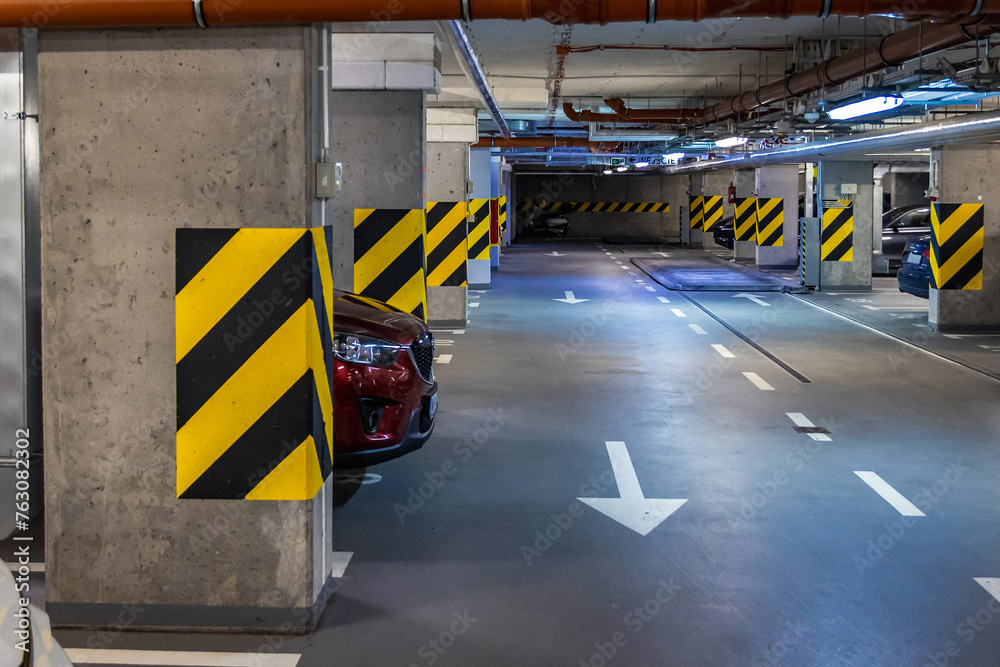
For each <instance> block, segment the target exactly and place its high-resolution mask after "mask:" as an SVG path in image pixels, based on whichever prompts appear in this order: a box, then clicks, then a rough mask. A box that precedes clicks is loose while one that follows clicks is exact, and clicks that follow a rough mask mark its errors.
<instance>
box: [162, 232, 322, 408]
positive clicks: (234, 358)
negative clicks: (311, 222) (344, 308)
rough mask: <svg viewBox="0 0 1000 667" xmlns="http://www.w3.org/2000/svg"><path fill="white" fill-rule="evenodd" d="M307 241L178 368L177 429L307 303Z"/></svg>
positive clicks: (273, 269)
mask: <svg viewBox="0 0 1000 667" xmlns="http://www.w3.org/2000/svg"><path fill="white" fill-rule="evenodd" d="M310 241H311V235H310V234H308V233H306V234H303V235H302V238H300V239H299V240H298V241H296V242H295V244H294V245H293V246H292V247H291V248H289V249H288V251H287V252H286V253H285V254H284V255H282V257H281V259H279V260H278V261H277V262H276V263H275V264H274V265H273V266H272V267H271V268H270V269H268V271H267V273H265V274H264V275H263V276H262V277H261V279H260V280H258V281H257V283H256V284H255V285H254V286H253V287H251V288H250V290H249V291H247V293H246V294H244V295H243V297H242V298H241V299H240V300H239V301H238V302H237V303H236V305H234V306H233V307H232V308H231V309H230V310H229V312H228V313H226V314H225V315H224V316H223V318H222V319H221V320H219V321H218V322H217V323H216V324H215V326H214V327H212V329H211V330H210V331H209V332H208V333H207V334H206V335H205V336H204V337H203V338H202V339H201V340H200V341H198V343H197V344H196V345H195V346H194V347H193V348H191V351H190V352H188V353H187V354H186V355H185V356H184V358H183V359H181V360H180V362H178V364H177V428H181V427H182V426H184V424H186V423H187V421H188V420H189V419H190V418H191V417H193V416H194V414H195V413H196V412H197V411H198V410H199V409H201V406H203V405H204V404H205V403H206V402H207V401H208V399H210V398H211V397H212V396H213V395H214V394H215V392H217V391H218V390H219V389H220V388H221V387H222V385H223V384H225V383H226V381H228V380H229V378H230V377H232V376H233V374H234V373H235V372H236V371H238V370H239V369H240V367H241V366H243V364H245V363H246V362H247V360H248V359H249V358H250V357H251V355H253V353H254V352H256V351H257V350H258V349H259V348H260V346H261V345H263V344H264V343H265V342H266V341H267V340H268V339H269V338H270V337H271V336H273V335H274V332H276V331H277V330H278V329H279V328H280V327H281V325H283V324H284V323H285V322H286V321H288V318H289V317H291V316H292V315H293V314H294V313H295V311H297V310H298V309H299V308H300V307H302V305H303V304H304V303H305V302H306V299H308V298H309V295H310V294H311V293H312V284H311V282H312V281H311V280H310V279H309V271H310V264H311V263H312V262H313V255H312V250H311V247H312V244H311V243H310Z"/></svg>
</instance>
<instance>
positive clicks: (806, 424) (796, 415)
mask: <svg viewBox="0 0 1000 667" xmlns="http://www.w3.org/2000/svg"><path fill="white" fill-rule="evenodd" d="M785 414H786V415H788V418H789V419H791V420H792V423H794V424H795V425H796V426H801V427H802V428H815V427H816V424H813V423H812V422H811V421H809V420H808V419H806V416H805V415H804V414H802V413H801V412H786V413H785Z"/></svg>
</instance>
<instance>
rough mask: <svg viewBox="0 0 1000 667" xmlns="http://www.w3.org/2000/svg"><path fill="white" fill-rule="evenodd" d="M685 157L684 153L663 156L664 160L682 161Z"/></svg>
mask: <svg viewBox="0 0 1000 667" xmlns="http://www.w3.org/2000/svg"><path fill="white" fill-rule="evenodd" d="M683 157H684V153H669V154H667V155H664V156H663V159H664V160H680V159H681V158H683Z"/></svg>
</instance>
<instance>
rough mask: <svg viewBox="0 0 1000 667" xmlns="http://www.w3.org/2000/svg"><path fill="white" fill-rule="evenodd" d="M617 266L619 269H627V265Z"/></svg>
mask: <svg viewBox="0 0 1000 667" xmlns="http://www.w3.org/2000/svg"><path fill="white" fill-rule="evenodd" d="M618 268H619V269H624V270H625V271H628V267H627V266H619V267H618ZM633 275H635V274H633Z"/></svg>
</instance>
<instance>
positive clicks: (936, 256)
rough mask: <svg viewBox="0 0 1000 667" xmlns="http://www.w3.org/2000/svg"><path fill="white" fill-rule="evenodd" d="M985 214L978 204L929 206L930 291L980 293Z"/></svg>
mask: <svg viewBox="0 0 1000 667" xmlns="http://www.w3.org/2000/svg"><path fill="white" fill-rule="evenodd" d="M985 210H986V209H985V207H984V206H983V205H982V204H932V205H931V232H932V233H931V274H932V276H933V279H932V284H931V287H934V288H936V289H939V290H981V289H983V239H984V237H985V227H984V225H985V222H986V216H985Z"/></svg>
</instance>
